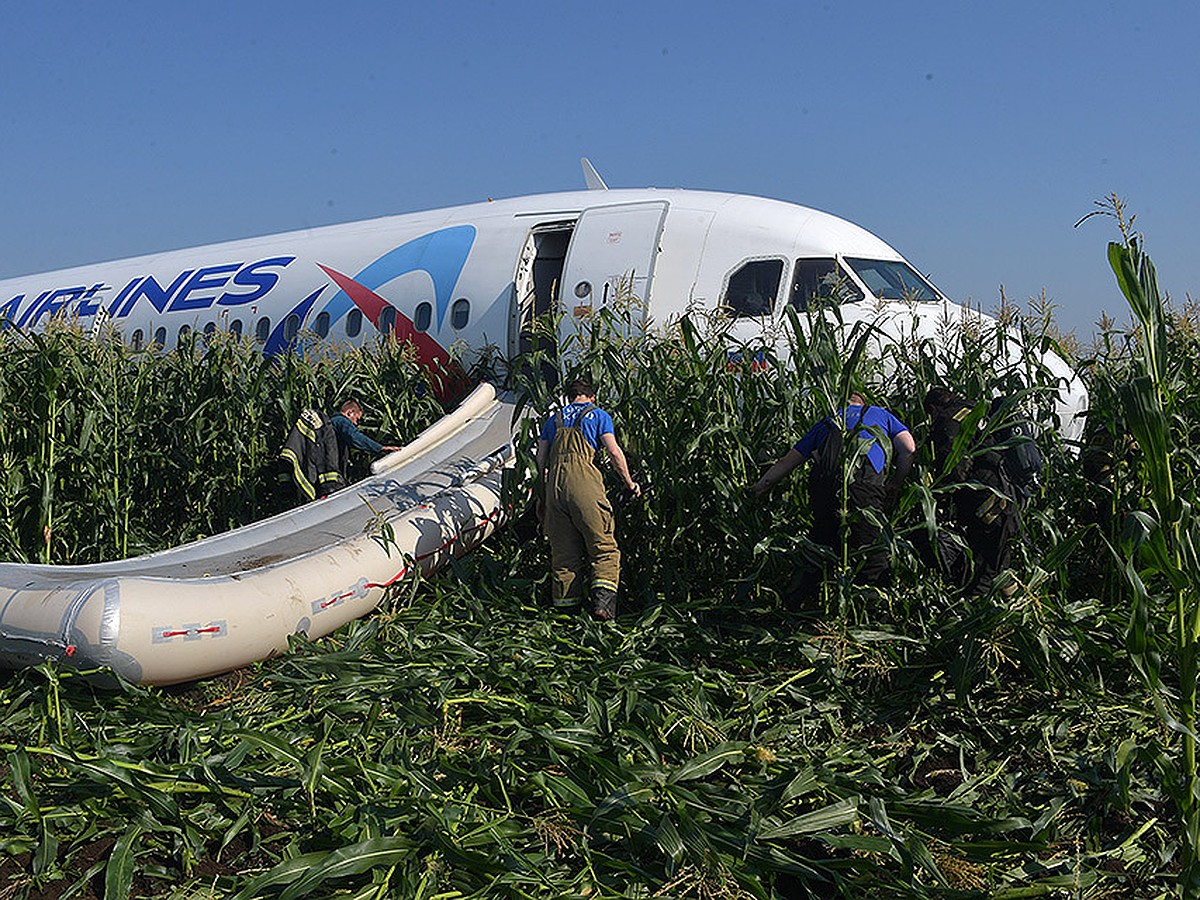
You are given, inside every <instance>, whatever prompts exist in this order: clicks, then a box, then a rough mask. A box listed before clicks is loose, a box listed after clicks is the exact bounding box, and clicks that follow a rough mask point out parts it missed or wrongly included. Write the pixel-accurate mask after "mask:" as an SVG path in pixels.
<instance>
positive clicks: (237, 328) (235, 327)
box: [229, 319, 242, 337]
mask: <svg viewBox="0 0 1200 900" xmlns="http://www.w3.org/2000/svg"><path fill="white" fill-rule="evenodd" d="M229 333H230V334H232V335H236V336H237V337H241V336H242V320H241V319H234V320H233V321H232V322H230V323H229Z"/></svg>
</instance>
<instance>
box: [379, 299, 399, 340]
mask: <svg viewBox="0 0 1200 900" xmlns="http://www.w3.org/2000/svg"><path fill="white" fill-rule="evenodd" d="M395 331H396V307H394V306H385V307H384V308H383V312H382V313H380V314H379V333H380V334H382V335H383V336H384V337H391V336H392V335H393V334H394V333H395Z"/></svg>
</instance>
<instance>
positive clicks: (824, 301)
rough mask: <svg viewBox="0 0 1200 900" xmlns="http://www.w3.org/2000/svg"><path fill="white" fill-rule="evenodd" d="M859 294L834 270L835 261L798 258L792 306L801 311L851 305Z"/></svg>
mask: <svg viewBox="0 0 1200 900" xmlns="http://www.w3.org/2000/svg"><path fill="white" fill-rule="evenodd" d="M862 298H863V292H862V290H860V289H859V287H858V285H856V284H855V283H854V282H853V281H851V280H850V278H849V276H848V275H846V274H845V273H844V272H842V270H841V269H839V268H838V264H837V260H834V259H831V258H825V259H798V260H796V275H795V277H794V278H793V279H792V299H791V304H792V306H794V307H796V309H798V310H801V311H804V310H806V309H816V308H818V307H821V306H829V305H836V304H841V303H854V302H855V301H857V300H861V299H862Z"/></svg>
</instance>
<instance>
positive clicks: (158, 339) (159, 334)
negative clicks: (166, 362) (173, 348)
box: [154, 328, 167, 348]
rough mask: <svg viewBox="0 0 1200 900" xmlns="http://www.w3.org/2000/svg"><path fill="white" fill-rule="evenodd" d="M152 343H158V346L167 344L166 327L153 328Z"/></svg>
mask: <svg viewBox="0 0 1200 900" xmlns="http://www.w3.org/2000/svg"><path fill="white" fill-rule="evenodd" d="M154 343H156V344H158V346H159V347H160V348H161V347H165V346H167V329H165V328H157V329H155V331H154Z"/></svg>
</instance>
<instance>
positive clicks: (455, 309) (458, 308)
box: [450, 297, 471, 331]
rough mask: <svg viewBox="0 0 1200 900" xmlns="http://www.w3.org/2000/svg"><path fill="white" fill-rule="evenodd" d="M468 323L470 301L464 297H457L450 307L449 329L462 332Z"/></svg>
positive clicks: (469, 318)
mask: <svg viewBox="0 0 1200 900" xmlns="http://www.w3.org/2000/svg"><path fill="white" fill-rule="evenodd" d="M470 321H471V301H470V300H468V299H467V298H466V297H459V298H458V299H457V300H455V301H454V305H453V306H452V307H450V327H451V328H453V329H454V330H455V331H462V330H463V329H464V328H466V327H467V323H468V322H470Z"/></svg>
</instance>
